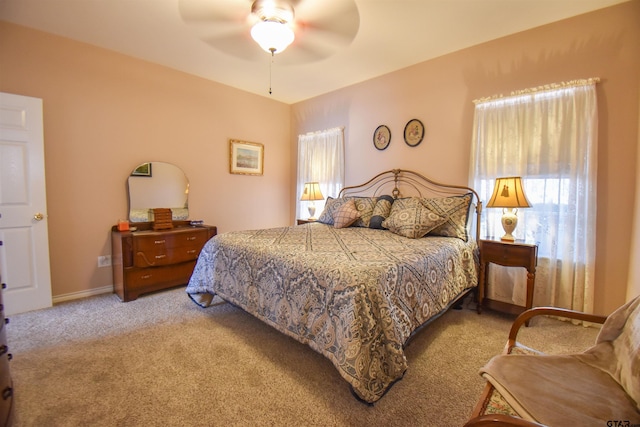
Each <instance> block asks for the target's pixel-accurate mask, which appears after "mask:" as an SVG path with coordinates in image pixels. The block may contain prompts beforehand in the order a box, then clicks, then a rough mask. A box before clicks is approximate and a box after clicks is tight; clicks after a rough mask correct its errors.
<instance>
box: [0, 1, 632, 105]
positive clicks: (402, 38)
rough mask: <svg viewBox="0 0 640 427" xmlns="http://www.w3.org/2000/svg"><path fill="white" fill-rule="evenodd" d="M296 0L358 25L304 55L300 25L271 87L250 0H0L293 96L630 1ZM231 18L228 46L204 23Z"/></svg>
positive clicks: (23, 18)
mask: <svg viewBox="0 0 640 427" xmlns="http://www.w3.org/2000/svg"><path fill="white" fill-rule="evenodd" d="M291 1H293V2H294V4H295V9H296V19H302V20H304V19H306V20H313V19H314V18H315V17H316V15H323V17H324V16H326V15H331V14H332V13H336V14H338V13H340V14H341V15H340V16H343V17H344V16H345V14H344V13H342V12H341V10H343V9H344V8H345V7H352V10H356V9H355V8H353V7H354V6H355V7H357V14H356V16H355V20H356V21H357V20H358V18H359V23H358V22H355V23H354V24H353V26H355V28H357V33H355V37H353V38H352V40H351V41H350V42H348V41H347V42H344V41H343V42H342V44H340V43H337V44H333V45H332V46H331V49H330V50H328V51H325V54H324V57H323V58H320V59H315V60H309V59H308V58H306V59H300V60H299V59H298V58H300V57H299V56H297V55H298V53H299V52H300V47H301V45H296V43H298V44H301V43H305V38H304V37H305V35H304V34H303V33H302V32H303V31H304V28H302V27H299V28H297V29H296V34H297V35H298V36H299V37H297V38H296V41H294V43H293V45H292V46H291V47H289V48H288V49H287V50H286V51H284V52H282V53H281V54H279V55H275V57H274V58H273V64H272V65H271V67H272V69H271V87H272V91H273V92H272V94H271V95H270V94H269V86H270V80H269V74H270V70H269V68H270V61H271V57H270V55H269V54H268V53H266V52H264V51H261V50H260V49H259V48H258V47H257V45H255V42H253V41H252V40H251V38H250V37H249V35H248V32H247V31H245V30H246V28H248V27H246V26H245V23H244V22H245V21H246V17H247V16H248V15H249V13H250V10H251V4H252V1H251V0H0V19H1V20H5V21H10V22H14V23H17V24H21V25H24V26H27V27H31V28H36V29H39V30H42V31H46V32H49V33H53V34H57V35H60V36H64V37H68V38H71V39H75V40H78V41H82V42H86V43H89V44H92V45H96V46H100V47H103V48H106V49H110V50H114V51H117V52H120V53H123V54H126V55H130V56H134V57H137V58H140V59H143V60H146V61H150V62H153V63H157V64H161V65H164V66H167V67H170V68H174V69H176V70H181V71H183V72H186V73H189V74H193V75H196V76H200V77H202V78H205V79H210V80H214V81H217V82H220V83H223V84H226V85H229V86H233V87H236V88H238V89H242V90H245V91H248V92H252V93H256V94H258V95H263V96H266V97H271V98H273V99H275V100H279V101H282V102H285V103H295V102H298V101H302V100H305V99H308V98H312V97H314V96H317V95H321V94H324V93H327V92H330V91H333V90H336V89H339V88H342V87H345V86H348V85H352V84H354V83H358V82H361V81H364V80H368V79H370V78H373V77H376V76H380V75H382V74H386V73H389V72H392V71H395V70H398V69H401V68H404V67H407V66H410V65H413V64H416V63H419V62H423V61H426V60H428V59H431V58H434V57H437V56H441V55H444V54H447V53H449V52H453V51H456V50H460V49H463V48H466V47H469V46H473V45H476V44H479V43H482V42H486V41H489V40H493V39H496V38H499V37H503V36H505V35H508V34H512V33H516V32H519V31H523V30H526V29H529V28H533V27H537V26H540V25H544V24H547V23H550V22H554V21H558V20H561V19H565V18H568V17H571V16H575V15H579V14H582V13H586V12H589V11H592V10H596V9H600V8H603V7H607V6H610V5H613V4H617V3H622V2H624V1H626V0H291ZM196 9H197V10H199V11H201V12H202V16H201V17H200V18H201V19H200V20H196V21H197V22H195V23H194V21H193V20H190V19H186V18H185V15H186V13H185V10H191V11H193V10H196ZM350 19H353V16H352V15H350ZM243 20H244V21H243ZM343 21H344V19H343ZM343 24H344V22H343ZM233 26H235V27H234V28H233V29H234V31H239V30H241V31H242V33H241V35H242V38H241V39H238V40H239V41H238V40H236V44H235V45H233V46H234V49H232V50H230V49H229V48H228V47H229V45H222V44H220V43H219V42H216V43H218V44H217V45H216V43H213V44H212V42H211V41H209V42H207V41H205V40H204V39H205V38H206V37H207V36H208V34H209V33H208V31H214V32H215V31H218V32H220V31H223V30H224V31H227V30H229V29H230V28H231V27H233ZM317 35H318V34H317V33H316V34H315V36H317ZM249 51H250V52H251V55H246V53H247V52H249ZM236 52H237V53H238V54H235V53H236ZM240 53H242V55H241V54H240ZM287 55H289V56H287ZM4 60H6V58H5V59H3V61H4Z"/></svg>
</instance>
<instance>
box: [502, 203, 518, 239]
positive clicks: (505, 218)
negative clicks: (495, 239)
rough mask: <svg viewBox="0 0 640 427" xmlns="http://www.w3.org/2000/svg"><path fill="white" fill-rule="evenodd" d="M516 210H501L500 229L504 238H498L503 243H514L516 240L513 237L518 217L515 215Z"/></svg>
mask: <svg viewBox="0 0 640 427" xmlns="http://www.w3.org/2000/svg"><path fill="white" fill-rule="evenodd" d="M517 212H518V209H513V208H506V209H503V210H502V228H503V229H504V236H502V237H501V238H500V240H502V241H503V242H515V240H516V238H515V237H513V234H512V233H513V231H514V230H515V229H516V225H518V216H517V215H516V213H517Z"/></svg>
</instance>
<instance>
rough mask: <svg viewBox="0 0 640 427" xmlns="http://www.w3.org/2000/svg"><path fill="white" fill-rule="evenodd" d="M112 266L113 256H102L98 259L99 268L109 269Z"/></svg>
mask: <svg viewBox="0 0 640 427" xmlns="http://www.w3.org/2000/svg"><path fill="white" fill-rule="evenodd" d="M110 265H111V255H101V256H99V257H98V267H109V266H110Z"/></svg>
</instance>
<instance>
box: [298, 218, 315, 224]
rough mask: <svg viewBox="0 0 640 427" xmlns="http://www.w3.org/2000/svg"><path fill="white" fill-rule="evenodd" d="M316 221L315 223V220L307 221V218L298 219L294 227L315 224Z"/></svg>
mask: <svg viewBox="0 0 640 427" xmlns="http://www.w3.org/2000/svg"><path fill="white" fill-rule="evenodd" d="M316 221H317V219H308V218H307V219H299V218H298V219H297V220H296V225H301V224H307V223H310V222H316Z"/></svg>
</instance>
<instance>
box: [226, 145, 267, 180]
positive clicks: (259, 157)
mask: <svg viewBox="0 0 640 427" xmlns="http://www.w3.org/2000/svg"><path fill="white" fill-rule="evenodd" d="M263 163H264V145H262V144H260V143H257V142H247V141H239V140H237V139H230V140H229V172H230V173H234V174H240V175H262V173H263Z"/></svg>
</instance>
